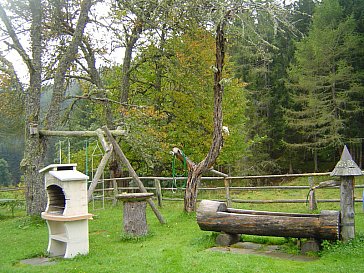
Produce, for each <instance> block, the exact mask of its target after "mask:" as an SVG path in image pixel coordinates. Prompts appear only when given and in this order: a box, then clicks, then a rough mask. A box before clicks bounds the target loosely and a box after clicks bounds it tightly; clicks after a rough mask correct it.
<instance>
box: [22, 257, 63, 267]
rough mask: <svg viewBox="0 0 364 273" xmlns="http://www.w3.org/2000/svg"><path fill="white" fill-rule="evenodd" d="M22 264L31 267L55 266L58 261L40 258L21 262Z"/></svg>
mask: <svg viewBox="0 0 364 273" xmlns="http://www.w3.org/2000/svg"><path fill="white" fill-rule="evenodd" d="M20 263H21V264H29V265H54V264H56V261H54V260H53V259H50V258H45V257H39V258H31V259H25V260H21V261H20Z"/></svg>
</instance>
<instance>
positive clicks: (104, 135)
mask: <svg viewBox="0 0 364 273" xmlns="http://www.w3.org/2000/svg"><path fill="white" fill-rule="evenodd" d="M30 132H31V134H32V135H37V134H38V135H39V136H40V137H52V136H57V137H98V139H99V141H100V143H101V146H102V148H103V150H104V151H105V154H104V155H103V157H102V159H101V161H100V164H99V166H98V167H97V170H96V173H95V175H94V177H93V179H92V181H91V184H90V186H89V188H88V193H87V197H88V201H89V202H90V201H91V200H92V194H93V192H94V191H95V188H96V186H97V183H98V181H99V179H100V178H101V176H102V174H103V172H104V169H105V167H106V164H107V162H108V161H109V159H110V157H111V155H112V153H113V152H114V153H115V154H116V156H117V157H118V158H119V159H120V160H121V162H122V163H123V164H124V165H125V166H126V167H127V169H128V171H129V175H130V176H131V177H132V178H133V180H134V181H135V183H136V184H137V186H138V188H139V190H140V192H142V193H147V190H146V188H145V187H144V185H143V182H142V181H141V180H140V178H139V176H138V175H137V173H136V172H135V170H134V168H133V167H132V166H131V164H130V162H129V160H128V159H127V157H126V156H125V154H124V153H123V151H122V150H121V148H120V146H119V144H118V143H117V141H116V140H115V138H114V137H117V136H124V135H125V134H126V132H125V131H124V130H121V129H120V128H118V129H117V130H109V129H108V128H107V126H103V127H102V128H98V129H97V130H95V131H50V130H39V129H38V125H37V124H32V125H31V128H30ZM147 202H148V204H149V205H150V207H151V208H152V210H153V212H154V214H155V215H156V217H157V218H158V220H159V222H160V223H161V224H165V223H166V222H165V220H164V218H163V216H162V215H161V213H160V212H159V210H158V209H157V207H156V205H155V204H154V202H153V200H152V199H151V198H148V199H147Z"/></svg>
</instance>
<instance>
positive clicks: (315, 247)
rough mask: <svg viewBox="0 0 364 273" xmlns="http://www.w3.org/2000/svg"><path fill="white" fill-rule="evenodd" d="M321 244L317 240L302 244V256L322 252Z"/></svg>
mask: <svg viewBox="0 0 364 273" xmlns="http://www.w3.org/2000/svg"><path fill="white" fill-rule="evenodd" d="M320 245H321V242H320V241H319V240H316V239H309V240H307V241H306V242H301V243H300V247H301V254H307V253H308V252H318V251H320Z"/></svg>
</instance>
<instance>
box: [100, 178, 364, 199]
mask: <svg viewBox="0 0 364 273" xmlns="http://www.w3.org/2000/svg"><path fill="white" fill-rule="evenodd" d="M329 175H330V173H306V174H284V175H259V176H225V177H216V176H213V177H202V178H201V184H202V185H200V186H199V189H198V190H199V192H224V198H223V199H222V198H221V199H216V198H214V200H218V201H224V202H227V204H228V206H230V205H231V204H232V203H250V204H267V203H306V202H308V199H307V198H306V199H272V200H251V199H245V200H243V199H236V198H232V194H231V192H235V193H236V192H242V191H257V190H259V191H262V190H263V191H264V190H307V192H309V191H310V190H311V189H312V188H313V187H314V186H315V185H314V182H313V178H314V177H325V176H327V177H328V176H329ZM298 177H307V178H308V182H307V185H302V186H281V185H273V186H233V184H246V183H238V182H239V181H244V180H258V179H259V180H265V181H269V180H275V181H276V180H278V179H280V180H281V181H282V182H284V181H285V180H287V179H292V178H298ZM139 178H140V180H142V181H143V183H145V184H147V182H149V183H148V184H154V185H153V186H146V189H147V190H148V191H153V192H155V193H156V196H157V199H158V202H159V203H160V204H161V202H162V200H165V201H183V198H181V197H180V198H174V197H166V196H164V195H163V194H162V193H163V192H164V193H166V192H168V191H176V190H177V188H176V187H171V186H167V187H163V186H161V184H172V182H174V181H175V180H177V181H181V180H185V179H186V178H183V177H177V178H173V177H139ZM119 181H124V184H125V182H127V183H130V184H132V182H131V181H132V177H123V178H113V179H104V180H103V181H101V182H102V183H106V184H107V183H108V184H109V185H112V186H109V187H108V186H106V187H104V188H102V189H96V190H95V193H97V192H99V193H100V192H101V191H103V192H113V193H114V194H116V193H118V192H125V191H137V190H138V187H133V186H124V187H120V186H117V185H118V182H119ZM205 181H210V182H211V181H215V184H216V181H221V184H222V183H223V186H213V187H206V186H204V182H205ZM330 181H331V180H330ZM316 186H317V185H316ZM116 187H117V190H116ZM330 188H333V189H335V188H336V189H338V188H340V187H339V186H331V187H330ZM355 188H364V185H356V186H355ZM178 190H179V191H181V192H183V191H184V188H183V187H180V188H178ZM108 198H113V197H108ZM363 200H364V195H363V199H356V200H355V202H363ZM316 202H318V203H329V202H340V199H317V200H316Z"/></svg>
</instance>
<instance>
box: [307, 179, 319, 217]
mask: <svg viewBox="0 0 364 273" xmlns="http://www.w3.org/2000/svg"><path fill="white" fill-rule="evenodd" d="M308 182H309V183H310V193H309V207H310V210H311V211H313V210H317V201H316V195H315V184H314V182H313V177H312V176H310V177H309V178H308Z"/></svg>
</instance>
